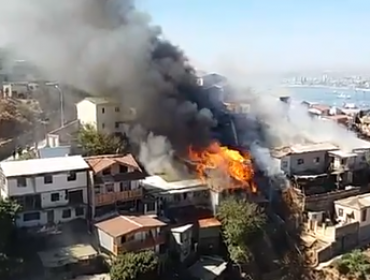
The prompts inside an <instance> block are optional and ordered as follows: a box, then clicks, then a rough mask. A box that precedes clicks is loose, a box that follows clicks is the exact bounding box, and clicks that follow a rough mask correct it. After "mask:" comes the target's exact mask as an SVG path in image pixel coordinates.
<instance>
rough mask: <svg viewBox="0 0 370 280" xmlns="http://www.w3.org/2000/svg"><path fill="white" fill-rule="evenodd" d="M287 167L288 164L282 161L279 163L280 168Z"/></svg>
mask: <svg viewBox="0 0 370 280" xmlns="http://www.w3.org/2000/svg"><path fill="white" fill-rule="evenodd" d="M287 167H288V162H287V161H282V162H281V168H284V169H285V168H287Z"/></svg>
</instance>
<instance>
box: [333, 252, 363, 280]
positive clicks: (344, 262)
mask: <svg viewBox="0 0 370 280" xmlns="http://www.w3.org/2000/svg"><path fill="white" fill-rule="evenodd" d="M337 267H338V270H339V272H340V273H342V274H348V275H350V276H352V277H355V278H356V279H365V278H366V275H367V274H369V272H370V260H369V258H368V257H367V256H366V255H365V254H363V253H362V252H361V251H360V250H353V251H352V252H350V253H347V254H344V255H343V256H342V257H341V259H340V260H339V261H338V263H337Z"/></svg>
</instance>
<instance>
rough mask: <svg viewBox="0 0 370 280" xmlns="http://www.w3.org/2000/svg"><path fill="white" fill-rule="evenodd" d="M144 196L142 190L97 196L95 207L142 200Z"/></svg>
mask: <svg viewBox="0 0 370 280" xmlns="http://www.w3.org/2000/svg"><path fill="white" fill-rule="evenodd" d="M142 196H143V190H142V189H137V190H131V191H123V192H111V193H102V194H95V206H102V205H109V204H113V203H115V202H117V201H131V200H136V199H141V198H142Z"/></svg>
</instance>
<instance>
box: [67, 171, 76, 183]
mask: <svg viewBox="0 0 370 280" xmlns="http://www.w3.org/2000/svg"><path fill="white" fill-rule="evenodd" d="M67 181H76V172H74V171H70V172H69V174H68V177H67Z"/></svg>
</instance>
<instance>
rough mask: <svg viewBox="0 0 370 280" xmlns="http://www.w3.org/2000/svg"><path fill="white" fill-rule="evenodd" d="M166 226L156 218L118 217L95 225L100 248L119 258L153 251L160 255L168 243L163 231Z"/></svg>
mask: <svg viewBox="0 0 370 280" xmlns="http://www.w3.org/2000/svg"><path fill="white" fill-rule="evenodd" d="M165 225H166V224H165V223H164V222H162V221H160V220H158V219H157V218H155V217H154V216H145V215H143V216H123V215H120V216H117V217H115V218H111V219H109V220H106V221H102V222H99V223H97V224H95V227H96V230H97V235H98V239H99V244H100V247H101V248H102V249H103V250H105V251H107V252H108V253H110V254H112V255H113V256H117V255H118V254H119V253H123V252H136V251H141V250H153V251H155V252H156V253H160V245H162V244H164V243H165V242H166V238H165V235H164V233H162V232H161V229H162V228H163V227H164V226H165Z"/></svg>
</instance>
